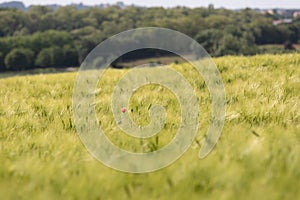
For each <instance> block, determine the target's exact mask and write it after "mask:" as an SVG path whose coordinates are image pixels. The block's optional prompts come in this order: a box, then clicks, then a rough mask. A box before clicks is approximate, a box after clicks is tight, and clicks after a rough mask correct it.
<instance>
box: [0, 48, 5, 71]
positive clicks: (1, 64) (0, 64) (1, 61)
mask: <svg viewBox="0 0 300 200" xmlns="http://www.w3.org/2000/svg"><path fill="white" fill-rule="evenodd" d="M0 70H5V65H4V56H3V53H2V52H0Z"/></svg>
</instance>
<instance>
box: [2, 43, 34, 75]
mask: <svg viewBox="0 0 300 200" xmlns="http://www.w3.org/2000/svg"><path fill="white" fill-rule="evenodd" d="M33 59H34V53H33V52H32V51H31V50H30V49H25V48H15V49H13V50H11V51H10V52H9V53H8V54H7V55H6V57H5V60H4V62H5V66H6V68H7V69H12V70H23V69H30V68H32V67H33Z"/></svg>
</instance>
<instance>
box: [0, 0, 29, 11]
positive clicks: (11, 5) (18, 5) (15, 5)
mask: <svg viewBox="0 0 300 200" xmlns="http://www.w3.org/2000/svg"><path fill="white" fill-rule="evenodd" d="M0 8H16V9H19V10H23V11H25V10H26V9H27V8H26V6H25V5H24V3H23V2H21V1H10V2H4V3H1V4H0Z"/></svg>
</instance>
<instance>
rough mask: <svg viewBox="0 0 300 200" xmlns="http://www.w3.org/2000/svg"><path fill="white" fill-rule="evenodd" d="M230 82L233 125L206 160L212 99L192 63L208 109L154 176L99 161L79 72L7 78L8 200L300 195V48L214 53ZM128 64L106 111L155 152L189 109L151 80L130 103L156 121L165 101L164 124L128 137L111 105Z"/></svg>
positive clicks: (112, 73) (0, 114) (113, 76)
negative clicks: (145, 135) (149, 133)
mask: <svg viewBox="0 0 300 200" xmlns="http://www.w3.org/2000/svg"><path fill="white" fill-rule="evenodd" d="M214 61H215V63H216V65H217V67H218V69H219V70H220V72H221V75H222V79H223V82H224V85H225V88H226V98H227V113H226V120H225V126H224V129H223V133H222V135H221V138H220V140H219V142H218V143H217V145H216V147H215V148H214V150H213V151H212V152H211V153H210V154H209V155H208V156H207V157H206V158H204V159H199V158H198V152H199V150H200V147H201V145H202V141H203V138H204V135H205V133H206V131H207V128H208V124H209V122H210V114H211V111H210V108H211V107H210V106H211V104H210V103H211V101H210V96H209V92H208V90H207V88H206V85H205V83H204V81H203V79H202V78H201V77H198V76H197V75H196V73H195V71H194V70H193V69H192V68H191V66H190V65H188V64H185V63H183V64H177V65H176V64H172V65H170V66H168V67H171V68H174V69H176V70H178V71H180V72H181V73H182V74H183V75H184V76H185V77H186V78H187V80H188V81H189V82H190V83H191V85H192V86H193V88H194V90H195V92H196V94H197V98H198V103H199V107H200V112H201V116H200V119H199V129H198V132H197V136H196V138H195V141H194V142H193V144H192V145H191V147H190V148H189V150H188V151H187V152H185V154H184V155H183V156H182V157H181V158H180V159H179V160H177V161H176V162H175V163H174V164H172V165H171V166H169V167H166V168H164V169H161V170H159V171H156V172H152V173H147V174H129V173H123V172H119V171H115V170H113V169H110V168H108V167H106V166H104V165H103V164H101V163H100V162H99V161H97V160H96V159H94V158H93V157H92V156H91V155H90V154H89V153H88V151H87V150H86V149H85V147H84V145H83V144H82V142H81V140H80V138H79V137H78V135H77V133H76V128H75V125H74V120H73V114H72V92H73V85H74V81H75V78H76V73H75V72H72V73H59V74H48V75H47V74H45V75H31V76H18V77H11V78H3V79H0V86H1V90H0V94H1V101H0V150H1V153H0V199H104V200H109V199H180V200H181V199H197V200H198V199H230V200H232V199H249V200H250V199H251V200H252V199H272V200H273V199H280V200H282V199H300V190H299V188H300V54H285V55H258V56H253V57H233V56H227V57H222V58H216V59H214ZM126 70H128V69H124V70H117V69H109V70H107V71H106V72H105V74H106V76H105V77H106V78H104V79H103V80H101V81H100V82H99V84H98V86H99V87H100V88H101V90H99V92H98V93H97V95H96V99H97V105H96V111H97V117H98V119H99V121H100V122H101V126H102V127H103V129H104V130H105V134H106V135H107V136H108V137H109V138H110V140H111V141H112V142H113V143H115V144H116V145H118V146H119V147H120V148H123V149H126V150H128V151H133V152H149V151H155V150H156V149H159V148H161V147H163V146H164V145H166V144H168V143H169V142H170V141H171V139H172V138H173V137H174V135H175V134H176V130H177V129H178V127H179V125H180V106H179V103H178V102H177V99H176V97H175V96H174V94H173V93H172V92H170V91H169V90H167V89H166V88H164V87H162V86H158V85H147V86H144V87H142V88H140V89H139V90H137V91H136V93H134V95H133V96H132V97H131V99H130V105H129V108H128V109H127V110H128V112H129V114H130V116H131V117H132V119H133V120H134V121H135V122H136V123H137V124H139V125H141V126H145V125H147V124H148V123H149V120H150V118H149V112H148V109H149V107H150V106H151V105H152V104H160V105H162V106H164V107H165V109H166V113H167V118H166V124H165V126H164V127H163V129H162V131H161V132H160V133H159V134H158V135H157V136H154V137H151V138H149V139H143V140H142V139H134V138H130V137H129V136H126V135H125V134H124V133H123V132H122V131H121V130H120V129H119V128H118V127H117V125H116V122H115V121H114V118H113V115H112V113H111V111H110V95H111V93H112V91H113V88H114V85H115V84H116V83H117V81H118V80H119V79H120V78H121V77H122V75H124V74H125V73H126Z"/></svg>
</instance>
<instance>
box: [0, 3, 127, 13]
mask: <svg viewBox="0 0 300 200" xmlns="http://www.w3.org/2000/svg"><path fill="white" fill-rule="evenodd" d="M71 5H72V6H74V7H75V8H76V9H77V10H81V9H86V8H90V7H99V8H105V7H108V6H111V5H110V4H102V3H101V4H98V5H95V6H87V5H84V4H83V3H79V4H71ZM115 5H116V6H118V7H120V8H124V7H126V5H125V4H124V3H123V2H121V1H119V2H117V3H116V4H115ZM32 6H34V5H30V6H28V7H26V6H25V5H24V3H23V2H21V1H10V2H4V3H0V8H15V9H18V10H22V11H27V10H29V9H30V8H31V7H32ZM46 6H47V7H50V8H52V10H57V9H58V8H59V7H61V5H58V4H49V5H46Z"/></svg>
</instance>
